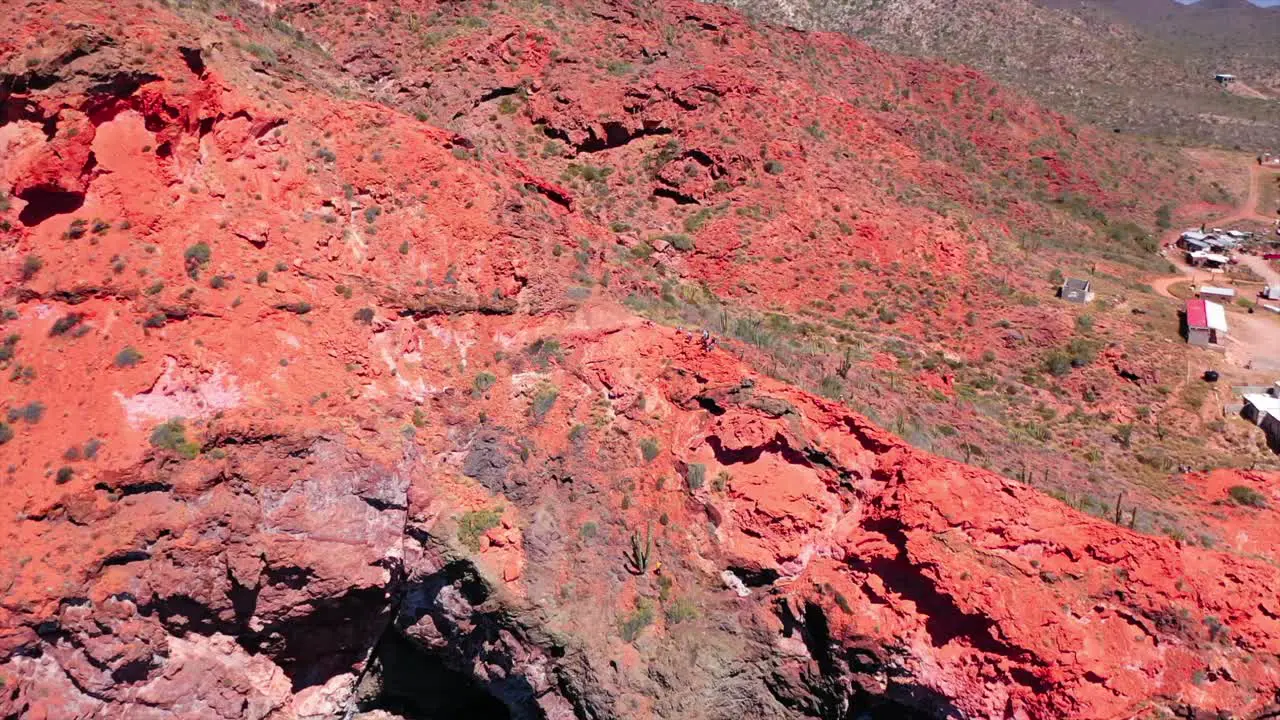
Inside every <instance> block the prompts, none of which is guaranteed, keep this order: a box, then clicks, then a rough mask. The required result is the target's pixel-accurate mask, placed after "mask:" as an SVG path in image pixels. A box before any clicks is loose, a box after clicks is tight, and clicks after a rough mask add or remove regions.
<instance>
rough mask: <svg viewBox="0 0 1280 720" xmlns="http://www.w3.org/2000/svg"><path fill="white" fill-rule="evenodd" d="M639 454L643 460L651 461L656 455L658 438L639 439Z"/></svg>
mask: <svg viewBox="0 0 1280 720" xmlns="http://www.w3.org/2000/svg"><path fill="white" fill-rule="evenodd" d="M640 455H641V456H642V457H643V458H644V461H645V462H653V459H654V458H656V457H658V439H657V438H644V439H643V440H641V441H640Z"/></svg>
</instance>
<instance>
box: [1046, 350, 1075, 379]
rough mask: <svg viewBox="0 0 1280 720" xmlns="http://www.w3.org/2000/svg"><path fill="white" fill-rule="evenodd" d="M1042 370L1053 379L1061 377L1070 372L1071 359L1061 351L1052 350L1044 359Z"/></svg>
mask: <svg viewBox="0 0 1280 720" xmlns="http://www.w3.org/2000/svg"><path fill="white" fill-rule="evenodd" d="M1044 369H1045V370H1047V371H1048V372H1049V374H1050V375H1052V376H1054V377H1062V376H1064V375H1066V374H1067V373H1069V372H1071V357H1070V356H1069V355H1067V354H1066V353H1064V352H1062V351H1061V350H1054V351H1053V352H1051V353H1049V356H1048V357H1046V358H1045V359H1044Z"/></svg>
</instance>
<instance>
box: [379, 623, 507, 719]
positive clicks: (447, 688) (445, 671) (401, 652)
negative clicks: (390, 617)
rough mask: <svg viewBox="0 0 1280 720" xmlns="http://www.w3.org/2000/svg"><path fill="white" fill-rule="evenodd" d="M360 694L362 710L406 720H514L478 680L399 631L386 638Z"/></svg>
mask: <svg viewBox="0 0 1280 720" xmlns="http://www.w3.org/2000/svg"><path fill="white" fill-rule="evenodd" d="M356 694H357V704H358V707H359V709H360V711H362V712H368V711H371V710H385V711H386V712H389V713H393V714H395V715H399V716H400V717H403V718H405V720H454V719H455V718H467V719H468V720H512V718H511V712H510V711H509V710H508V709H507V706H506V705H505V704H503V702H502V701H501V700H499V699H498V698H497V697H494V696H493V695H491V694H490V693H488V692H487V691H486V690H485V688H484V687H483V686H481V685H480V683H478V682H477V681H476V680H475V679H474V678H472V677H471V676H470V675H467V674H465V673H461V672H458V671H456V670H453V669H452V668H449V667H448V666H446V665H445V662H444V660H443V658H441V657H440V656H438V655H437V654H436V653H432V652H430V651H427V650H424V649H422V648H420V647H418V646H417V645H416V644H414V643H413V641H411V640H409V639H408V638H406V637H405V636H404V635H402V634H401V633H399V632H397V631H396V630H395V629H388V630H387V631H386V632H385V633H383V634H382V638H381V639H380V640H379V641H378V646H377V647H376V648H375V649H374V655H373V660H372V661H371V665H370V667H369V672H368V673H366V674H365V676H364V678H362V679H361V681H360V685H359V686H358V687H357V689H356Z"/></svg>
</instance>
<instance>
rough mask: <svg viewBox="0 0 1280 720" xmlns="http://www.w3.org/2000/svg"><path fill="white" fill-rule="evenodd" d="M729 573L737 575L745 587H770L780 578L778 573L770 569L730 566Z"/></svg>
mask: <svg viewBox="0 0 1280 720" xmlns="http://www.w3.org/2000/svg"><path fill="white" fill-rule="evenodd" d="M729 571H730V572H732V573H733V574H734V575H737V576H738V579H740V580H742V582H743V584H744V585H746V586H747V587H764V586H766V585H772V584H773V583H774V582H775V581H777V579H778V578H779V577H780V576H779V574H778V571H777V570H775V569H774V568H771V567H752V568H749V567H745V566H730V567H729Z"/></svg>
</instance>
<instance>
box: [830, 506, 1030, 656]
mask: <svg viewBox="0 0 1280 720" xmlns="http://www.w3.org/2000/svg"><path fill="white" fill-rule="evenodd" d="M866 528H867V529H868V530H870V531H872V532H877V533H880V534H881V535H883V536H884V537H885V539H886V540H888V541H889V542H890V543H891V544H893V545H894V547H896V548H897V549H898V552H897V555H896V556H894V557H892V558H883V557H873V558H868V559H862V558H855V560H853V562H852V564H853V566H854V567H855V568H857V569H860V570H864V571H866V572H870V573H872V574H874V575H876V576H878V577H879V578H880V579H881V581H882V582H884V586H885V588H886V589H888V590H889V591H891V592H894V593H897V594H898V595H901V596H902V597H904V598H906V599H907V600H910V601H911V602H912V603H914V604H915V606H916V611H917V612H919V613H920V614H922V615H924V616H926V617H927V618H928V620H926V621H925V631H926V632H928V634H929V640H930V642H931V643H932V644H933V646H934V647H937V648H940V647H943V646H944V645H946V644H948V643H950V642H953V641H958V642H963V643H965V644H967V645H969V646H970V647H972V648H974V649H976V650H980V651H982V652H985V653H990V654H992V655H998V656H1002V657H1007V658H1011V659H1018V658H1019V657H1021V656H1022V655H1024V654H1025V653H1024V652H1023V651H1022V650H1021V649H1019V648H1016V647H1014V646H1012V645H1009V644H1008V643H1006V642H1004V641H1003V640H1001V639H999V638H998V637H996V636H995V634H994V633H993V632H992V631H993V629H994V628H995V627H996V623H995V621H994V620H992V619H991V618H989V617H986V616H985V615H981V614H978V613H971V612H965V611H964V610H962V609H961V608H960V607H959V606H958V605H957V604H956V601H955V599H953V598H952V597H951V596H950V595H947V594H945V593H942V592H940V591H939V590H938V588H937V584H936V583H935V582H934V581H933V580H931V579H930V578H929V577H928V576H927V575H926V574H925V572H924V568H923V567H921V566H918V565H916V564H914V563H913V562H912V561H911V559H910V557H909V556H908V555H907V535H906V531H905V530H904V529H903V527H902V524H901V523H900V522H899V521H897V520H896V519H893V518H880V519H876V520H870V521H868V522H867V523H866Z"/></svg>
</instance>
